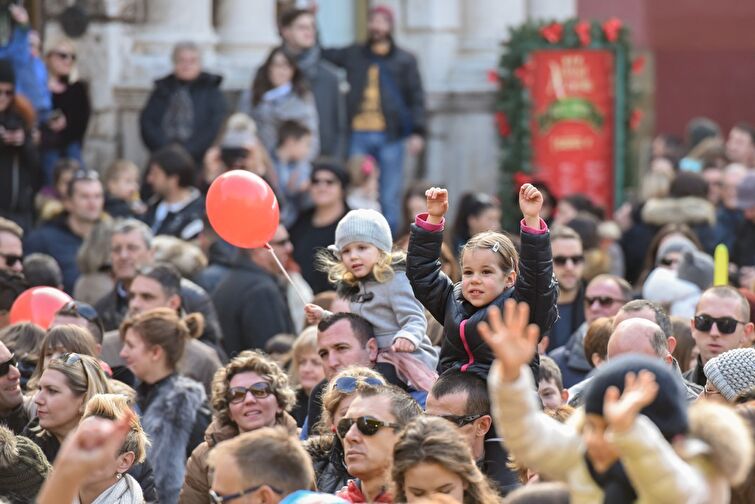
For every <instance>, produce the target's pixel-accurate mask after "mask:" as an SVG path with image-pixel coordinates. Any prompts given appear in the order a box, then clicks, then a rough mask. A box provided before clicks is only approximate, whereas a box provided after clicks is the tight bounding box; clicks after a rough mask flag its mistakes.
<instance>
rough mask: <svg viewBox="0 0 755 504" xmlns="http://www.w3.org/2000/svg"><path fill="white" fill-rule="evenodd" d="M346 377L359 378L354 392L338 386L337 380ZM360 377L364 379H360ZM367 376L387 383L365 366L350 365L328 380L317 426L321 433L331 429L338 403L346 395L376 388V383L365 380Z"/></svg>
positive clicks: (316, 428)
mask: <svg viewBox="0 0 755 504" xmlns="http://www.w3.org/2000/svg"><path fill="white" fill-rule="evenodd" d="M344 377H350V378H356V379H357V383H356V388H355V389H354V392H350V393H349V392H342V391H340V390H338V389H337V388H336V382H337V381H338V379H339V378H344ZM360 378H362V379H361V380H360ZM366 378H374V379H376V380H379V381H380V382H382V383H383V385H386V381H385V378H383V375H381V374H380V373H378V372H377V371H375V370H372V369H370V368H367V367H364V366H350V367H348V368H346V369H344V370H342V371H340V372H339V373H338V374H337V375H335V376H334V377H333V379H332V380H330V381H329V382H328V386H327V387H325V390H324V391H323V393H322V415H321V416H320V423H319V424H318V425H316V426H315V430H316V431H319V432H320V433H321V434H327V433H328V432H329V431H330V429H329V427H328V426H329V425H330V423H331V422H332V421H333V415H335V412H336V410H337V409H338V405H339V404H341V401H342V400H343V399H344V397H348V396H351V395H354V394H357V393H359V392H361V391H362V390H365V389H368V388H369V389H372V388H375V386H374V385H370V384H369V383H367V382H366V381H364V379H366Z"/></svg>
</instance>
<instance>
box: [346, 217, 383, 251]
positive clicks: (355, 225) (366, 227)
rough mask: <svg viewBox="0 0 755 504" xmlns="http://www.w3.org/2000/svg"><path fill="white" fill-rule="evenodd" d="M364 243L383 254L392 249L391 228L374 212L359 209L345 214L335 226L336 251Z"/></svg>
mask: <svg viewBox="0 0 755 504" xmlns="http://www.w3.org/2000/svg"><path fill="white" fill-rule="evenodd" d="M354 242H364V243H369V244H371V245H375V246H376V247H377V248H378V249H379V250H382V251H383V252H390V251H391V249H392V248H393V238H392V237H391V228H390V226H388V221H387V220H385V217H383V215H382V214H381V213H379V212H376V211H375V210H369V209H360V210H352V211H351V212H349V213H347V214H346V215H345V216H344V217H343V219H341V221H340V222H339V223H338V226H336V251H337V252H340V251H341V250H343V248H344V247H345V246H346V245H348V244H349V243H354Z"/></svg>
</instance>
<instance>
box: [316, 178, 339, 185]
mask: <svg viewBox="0 0 755 504" xmlns="http://www.w3.org/2000/svg"><path fill="white" fill-rule="evenodd" d="M337 183H338V181H337V180H336V179H322V178H316V179H312V185H315V186H316V185H327V186H332V185H336V184H337Z"/></svg>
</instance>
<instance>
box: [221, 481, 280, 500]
mask: <svg viewBox="0 0 755 504" xmlns="http://www.w3.org/2000/svg"><path fill="white" fill-rule="evenodd" d="M263 486H265V484H264V483H263V484H262V485H257V486H253V487H250V488H247V489H246V490H242V491H241V492H238V493H235V494H230V495H220V494H218V493H217V492H215V490H210V492H209V494H210V500H211V501H212V502H213V503H214V504H223V503H224V502H230V501H232V500H236V499H240V498H241V497H243V496H245V495H249V494H250V493H254V492H256V491H257V490H259V489H260V488H262V487H263ZM267 487H268V488H269V489H270V490H272V491H273V492H275V493H277V494H278V495H280V494H282V493H283V492H281V491H280V490H278V489H277V488H275V487H271V486H270V485H267Z"/></svg>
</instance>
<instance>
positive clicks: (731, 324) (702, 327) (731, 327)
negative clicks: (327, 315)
mask: <svg viewBox="0 0 755 504" xmlns="http://www.w3.org/2000/svg"><path fill="white" fill-rule="evenodd" d="M714 322H715V324H716V327H717V328H718V332H720V333H721V334H731V333H733V332H734V331H736V330H737V324H746V323H747V322H742V321H740V320H737V319H735V318H733V317H718V318H716V317H711V316H710V315H706V314H705V313H702V314H700V315H695V318H694V324H695V329H697V330H698V331H703V332H708V331H710V330H711V329H712V328H713V323H714Z"/></svg>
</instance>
